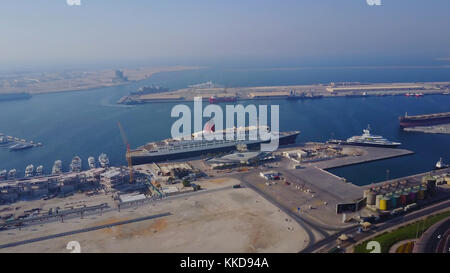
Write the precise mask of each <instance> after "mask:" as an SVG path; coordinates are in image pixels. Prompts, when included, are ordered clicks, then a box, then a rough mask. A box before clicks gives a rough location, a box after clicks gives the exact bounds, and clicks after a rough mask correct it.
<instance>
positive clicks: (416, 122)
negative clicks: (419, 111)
mask: <svg viewBox="0 0 450 273" xmlns="http://www.w3.org/2000/svg"><path fill="white" fill-rule="evenodd" d="M399 121H400V127H402V128H407V127H415V126H431V125H439V124H446V123H450V112H446V113H435V114H428V115H417V116H408V113H406V114H405V116H403V117H399Z"/></svg>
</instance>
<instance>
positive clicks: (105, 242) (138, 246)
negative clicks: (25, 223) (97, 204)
mask: <svg viewBox="0 0 450 273" xmlns="http://www.w3.org/2000/svg"><path fill="white" fill-rule="evenodd" d="M236 182H238V181H236V180H233V179H230V180H228V181H222V179H220V180H214V181H213V182H212V184H216V185H217V186H219V185H220V186H223V187H225V186H230V185H232V184H235V183H236ZM163 212H170V213H172V215H170V216H165V217H161V218H157V219H152V220H145V221H142V222H137V223H132V224H126V225H121V226H114V227H112V228H105V229H101V230H96V231H91V232H86V233H79V234H75V235H70V236H66V237H59V238H55V239H50V240H45V241H40V242H35V243H31V244H26V245H20V246H16V247H12V248H5V249H0V251H1V252H69V250H67V249H66V245H67V243H68V242H69V241H78V242H79V243H80V245H81V251H82V252H297V251H299V250H301V249H302V248H303V247H304V246H305V245H306V243H305V240H306V239H307V235H306V233H305V232H304V231H303V230H302V229H301V228H300V227H299V226H298V224H297V223H295V222H294V221H293V220H291V219H290V218H289V217H288V216H286V214H284V213H282V212H280V211H279V209H278V208H276V207H275V206H273V205H272V204H270V203H269V202H267V201H266V200H264V199H263V198H261V197H260V196H259V195H257V194H256V193H255V192H253V191H252V190H250V189H246V188H241V189H232V188H230V187H226V188H223V189H219V190H216V191H214V192H209V193H208V192H207V191H205V192H203V193H198V194H195V195H190V196H178V197H174V198H171V199H168V200H164V201H161V202H157V203H155V204H152V205H145V206H141V207H137V208H131V209H125V210H122V211H121V212H120V213H119V212H117V211H114V212H110V213H107V214H104V215H103V216H100V215H93V216H88V217H86V218H85V219H79V218H77V219H71V220H68V221H65V223H52V224H48V225H45V226H30V227H27V228H24V229H22V230H11V231H2V232H0V242H1V243H2V244H4V243H8V242H15V241H21V240H26V239H29V238H36V237H40V236H43V235H48V234H54V233H60V232H64V231H69V230H74V229H79V228H83V227H91V226H98V225H102V224H107V223H114V222H117V221H123V220H127V219H133V218H137V217H142V216H146V215H153V214H157V213H163Z"/></svg>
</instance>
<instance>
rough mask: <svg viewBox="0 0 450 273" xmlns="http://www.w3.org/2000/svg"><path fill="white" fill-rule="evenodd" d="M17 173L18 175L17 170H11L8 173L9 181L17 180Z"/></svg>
mask: <svg viewBox="0 0 450 273" xmlns="http://www.w3.org/2000/svg"><path fill="white" fill-rule="evenodd" d="M16 173H17V171H16V169H11V170H9V172H8V179H15V178H16Z"/></svg>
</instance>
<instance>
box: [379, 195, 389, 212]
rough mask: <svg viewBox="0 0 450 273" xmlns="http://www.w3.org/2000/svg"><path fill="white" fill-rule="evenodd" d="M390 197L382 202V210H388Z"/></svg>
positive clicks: (384, 198)
mask: <svg viewBox="0 0 450 273" xmlns="http://www.w3.org/2000/svg"><path fill="white" fill-rule="evenodd" d="M388 202H389V197H383V198H381V200H380V210H383V211H385V210H388Z"/></svg>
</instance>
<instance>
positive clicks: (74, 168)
mask: <svg viewBox="0 0 450 273" xmlns="http://www.w3.org/2000/svg"><path fill="white" fill-rule="evenodd" d="M70 171H71V172H81V158H80V157H79V156H75V157H74V158H73V159H72V162H71V163H70Z"/></svg>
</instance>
